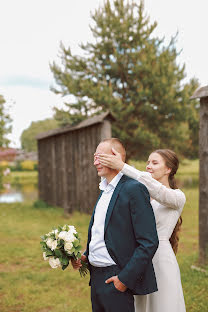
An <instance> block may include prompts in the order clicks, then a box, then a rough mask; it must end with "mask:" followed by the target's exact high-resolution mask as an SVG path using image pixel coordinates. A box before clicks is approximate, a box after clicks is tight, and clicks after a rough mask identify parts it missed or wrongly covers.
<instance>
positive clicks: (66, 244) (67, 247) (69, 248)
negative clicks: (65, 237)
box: [64, 242, 73, 253]
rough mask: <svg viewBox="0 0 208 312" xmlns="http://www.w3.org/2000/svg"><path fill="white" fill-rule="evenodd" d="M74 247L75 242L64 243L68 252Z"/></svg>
mask: <svg viewBox="0 0 208 312" xmlns="http://www.w3.org/2000/svg"><path fill="white" fill-rule="evenodd" d="M72 248H73V244H72V243H71V242H66V243H65V244H64V249H65V250H66V251H67V252H68V253H70V251H71V249H72Z"/></svg>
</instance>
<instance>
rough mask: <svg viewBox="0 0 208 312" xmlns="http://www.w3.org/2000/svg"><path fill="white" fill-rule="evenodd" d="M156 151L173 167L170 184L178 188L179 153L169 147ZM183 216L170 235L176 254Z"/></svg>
mask: <svg viewBox="0 0 208 312" xmlns="http://www.w3.org/2000/svg"><path fill="white" fill-rule="evenodd" d="M154 153H158V154H159V155H160V156H162V158H163V159H164V161H165V164H166V166H167V167H168V168H170V169H171V172H170V174H169V177H168V182H169V185H170V187H171V188H172V189H177V185H176V180H175V174H176V172H177V170H178V167H179V160H178V157H177V155H176V154H175V153H174V152H173V151H171V150H169V149H158V150H156V151H154ZM181 224H182V217H179V219H178V222H177V223H176V226H175V228H174V230H173V233H172V235H171V237H170V243H171V246H172V248H173V251H174V253H175V254H176V253H177V251H178V242H179V232H180V229H181Z"/></svg>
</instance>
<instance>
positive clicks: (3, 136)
mask: <svg viewBox="0 0 208 312" xmlns="http://www.w3.org/2000/svg"><path fill="white" fill-rule="evenodd" d="M5 104H6V101H5V99H4V97H3V96H2V95H0V147H7V146H8V144H9V139H8V138H7V134H9V133H10V132H11V130H12V127H11V122H12V119H11V117H10V115H9V113H8V112H7V109H6V107H5Z"/></svg>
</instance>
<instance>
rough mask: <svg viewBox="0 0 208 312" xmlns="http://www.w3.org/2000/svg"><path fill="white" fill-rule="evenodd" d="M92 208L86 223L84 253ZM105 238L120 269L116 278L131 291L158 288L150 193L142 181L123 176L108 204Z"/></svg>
mask: <svg viewBox="0 0 208 312" xmlns="http://www.w3.org/2000/svg"><path fill="white" fill-rule="evenodd" d="M101 195H102V192H101V193H100V196H101ZM100 196H99V198H100ZM99 198H98V200H99ZM96 204H97V203H96ZM95 208H96V205H95ZM95 208H94V211H93V214H92V218H91V221H90V224H89V231H88V242H87V249H86V253H85V254H86V256H88V255H89V243H90V240H91V228H92V225H93V222H94V213H95ZM104 240H105V244H106V247H107V250H108V252H109V254H110V256H111V258H112V259H113V260H114V262H115V263H116V264H117V265H118V266H119V268H120V273H119V274H118V278H119V280H120V281H121V282H122V283H123V284H125V285H126V286H127V287H128V288H129V289H130V290H131V291H132V293H133V294H139V295H144V294H148V293H152V292H154V291H157V283H156V279H155V273H154V268H153V265H152V257H153V256H154V254H155V251H156V250H157V247H158V243H159V242H158V236H157V230H156V224H155V217H154V213H153V210H152V206H151V204H150V196H149V193H148V191H147V188H146V187H145V186H144V185H143V184H142V183H139V182H137V181H135V180H133V179H131V178H128V177H126V176H122V178H121V180H120V181H119V183H118V184H117V186H116V189H115V190H114V193H113V196H112V198H111V201H110V203H109V206H108V210H107V214H106V219H105V228H104Z"/></svg>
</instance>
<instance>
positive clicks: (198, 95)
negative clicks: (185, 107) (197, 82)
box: [190, 86, 208, 99]
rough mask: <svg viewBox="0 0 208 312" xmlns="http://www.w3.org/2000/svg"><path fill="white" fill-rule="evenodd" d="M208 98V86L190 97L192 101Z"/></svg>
mask: <svg viewBox="0 0 208 312" xmlns="http://www.w3.org/2000/svg"><path fill="white" fill-rule="evenodd" d="M203 97H208V86H205V87H202V88H198V89H197V90H196V91H195V92H194V94H193V95H192V96H191V97H190V99H197V98H203Z"/></svg>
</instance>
